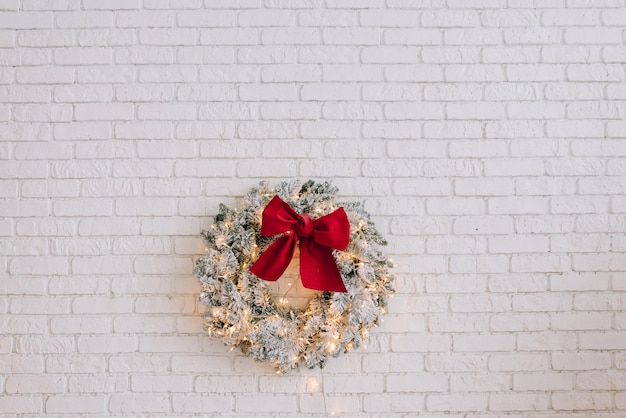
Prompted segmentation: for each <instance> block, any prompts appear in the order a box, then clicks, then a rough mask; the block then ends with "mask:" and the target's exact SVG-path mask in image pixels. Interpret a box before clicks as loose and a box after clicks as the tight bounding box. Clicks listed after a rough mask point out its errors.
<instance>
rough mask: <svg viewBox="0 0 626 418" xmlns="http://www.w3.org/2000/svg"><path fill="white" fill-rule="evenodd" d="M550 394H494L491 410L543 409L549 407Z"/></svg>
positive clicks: (491, 398) (491, 399)
mask: <svg viewBox="0 0 626 418" xmlns="http://www.w3.org/2000/svg"><path fill="white" fill-rule="evenodd" d="M549 404H550V399H549V397H548V395H541V394H492V395H491V396H490V397H489V410H492V411H520V410H530V411H537V410H539V411H542V410H545V409H547V408H548V405H549Z"/></svg>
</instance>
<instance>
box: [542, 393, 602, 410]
mask: <svg viewBox="0 0 626 418" xmlns="http://www.w3.org/2000/svg"><path fill="white" fill-rule="evenodd" d="M552 405H553V407H554V408H555V409H557V410H589V409H593V410H596V411H602V410H611V408H612V400H611V395H610V394H608V393H586V394H575V395H573V394H566V393H559V394H557V393H555V394H553V395H552Z"/></svg>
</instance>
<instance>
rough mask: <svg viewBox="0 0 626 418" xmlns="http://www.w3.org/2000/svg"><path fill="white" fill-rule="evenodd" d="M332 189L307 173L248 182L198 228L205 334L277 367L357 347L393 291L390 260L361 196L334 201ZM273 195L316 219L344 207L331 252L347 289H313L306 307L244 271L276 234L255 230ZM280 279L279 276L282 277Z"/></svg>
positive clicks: (312, 362)
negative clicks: (344, 233)
mask: <svg viewBox="0 0 626 418" xmlns="http://www.w3.org/2000/svg"><path fill="white" fill-rule="evenodd" d="M336 194H337V188H336V187H334V186H333V185H331V184H330V183H328V182H324V183H318V182H314V181H312V180H309V181H307V182H304V183H302V182H300V181H297V180H294V181H291V182H283V183H281V184H279V185H278V186H276V187H275V188H269V187H268V185H267V183H266V182H262V183H260V184H259V186H258V187H255V188H253V189H251V190H250V191H249V192H248V193H247V195H246V196H245V199H244V204H243V207H241V208H238V209H237V208H234V209H233V208H230V207H228V206H226V205H223V204H221V205H220V207H219V213H218V214H217V216H215V222H214V223H213V224H212V225H211V227H210V229H208V230H204V231H202V237H203V238H204V240H205V242H206V246H207V251H206V254H205V255H204V256H203V257H200V258H199V259H197V260H196V263H195V270H194V272H195V275H196V277H197V278H198V280H199V281H200V284H201V286H202V292H201V294H200V301H201V302H202V303H203V304H205V305H207V306H208V309H207V310H206V312H205V313H204V314H203V317H204V327H205V329H206V330H207V332H208V334H209V336H211V337H215V338H218V339H221V340H222V341H223V342H224V343H225V344H226V345H228V346H231V347H233V348H234V347H239V348H240V349H241V351H242V352H243V353H245V354H247V355H249V356H252V357H253V358H254V359H256V360H258V361H266V362H270V363H271V364H272V365H273V366H274V368H275V369H276V371H277V373H279V374H282V373H285V372H288V371H290V370H292V369H295V368H297V367H298V366H299V365H300V364H304V365H305V366H306V367H309V368H314V367H323V366H324V364H325V362H326V361H327V359H328V358H329V357H336V356H338V355H340V354H341V353H344V352H347V351H349V350H350V349H352V348H357V347H359V346H360V345H361V344H362V343H363V342H364V341H365V340H367V339H368V337H369V332H370V328H371V327H373V326H377V325H378V323H379V322H380V320H381V315H382V314H383V313H384V312H385V307H386V305H387V299H388V297H389V296H390V295H392V294H393V292H394V289H393V280H394V276H393V275H392V274H391V272H390V268H391V267H392V266H393V265H392V262H391V260H389V259H387V258H386V257H385V256H384V255H383V253H382V252H381V250H380V246H382V245H386V242H385V241H384V239H383V238H382V237H381V235H380V234H379V233H378V231H377V230H376V228H375V226H374V224H373V223H372V222H371V220H370V216H369V214H368V213H367V212H365V210H364V209H363V207H362V205H361V204H360V203H359V202H349V203H341V204H339V203H337V202H335V195H336ZM275 195H278V196H279V197H280V198H281V199H283V200H284V201H285V202H286V203H288V204H289V205H290V206H291V207H292V208H293V209H294V210H295V211H296V212H297V213H299V214H302V213H308V214H310V215H311V217H312V218H314V219H317V218H319V217H321V216H324V215H326V214H328V213H330V212H332V211H334V210H335V209H337V208H338V207H340V206H343V208H344V210H345V211H346V214H347V215H348V220H349V221H350V244H349V245H348V247H347V248H346V250H345V251H337V250H334V251H333V256H334V258H335V261H336V263H337V267H338V269H339V272H340V273H341V277H342V279H343V281H344V284H345V286H346V289H347V293H339V292H321V291H320V292H317V293H316V294H315V296H313V297H312V298H311V299H310V301H309V303H308V306H307V307H306V308H304V309H299V308H294V307H290V306H284V305H282V304H281V303H279V302H277V301H276V300H275V298H274V297H273V296H272V294H271V292H270V289H269V287H268V282H266V281H264V280H261V279H259V278H258V277H256V276H255V275H254V274H252V273H251V272H250V271H249V268H250V266H251V265H252V264H254V262H255V261H256V260H257V259H258V257H259V255H260V254H261V253H262V252H263V251H264V250H265V249H266V248H267V247H268V246H269V245H270V244H271V243H272V242H273V241H274V239H276V237H263V236H262V235H261V234H260V229H261V217H262V213H263V209H264V208H265V206H266V205H267V204H268V202H269V201H270V199H271V198H272V197H273V196H275ZM279 280H280V279H279Z"/></svg>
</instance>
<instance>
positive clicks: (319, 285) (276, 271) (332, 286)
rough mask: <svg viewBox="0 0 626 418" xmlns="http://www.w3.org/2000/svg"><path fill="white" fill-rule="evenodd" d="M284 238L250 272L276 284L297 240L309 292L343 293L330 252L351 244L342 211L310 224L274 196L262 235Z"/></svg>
mask: <svg viewBox="0 0 626 418" xmlns="http://www.w3.org/2000/svg"><path fill="white" fill-rule="evenodd" d="M281 233H284V234H285V235H284V236H283V237H281V238H279V239H277V240H276V241H274V242H273V243H272V245H270V246H269V247H268V248H267V250H265V251H264V252H263V254H261V256H260V257H259V259H258V260H257V261H256V262H255V263H254V265H253V266H252V267H251V268H250V271H251V272H252V273H254V274H255V275H257V276H259V277H260V278H262V279H264V280H269V281H275V280H278V278H279V277H280V276H281V275H282V274H283V273H284V272H285V270H286V269H287V266H289V262H290V261H291V259H292V258H293V253H294V251H295V249H296V242H297V241H298V239H300V276H301V277H302V284H303V285H304V287H306V288H308V289H314V290H323V291H328V292H346V287H345V286H344V284H343V280H342V279H341V274H339V270H338V269H337V264H336V263H335V258H334V257H333V253H332V248H335V249H337V250H341V251H343V250H345V249H346V247H347V246H348V243H349V242H350V222H349V221H348V216H347V215H346V212H345V211H344V210H343V208H339V209H337V210H336V211H334V212H332V213H329V214H328V215H325V216H322V217H321V218H319V219H315V220H312V219H311V216H309V214H308V213H303V214H302V215H298V214H297V213H296V212H295V211H294V210H293V209H292V208H291V207H290V206H289V205H288V204H287V203H285V202H284V201H283V200H282V199H281V198H280V197H278V196H274V197H273V198H272V200H271V201H270V203H268V204H267V206H266V207H265V209H264V210H263V223H262V224H261V235H263V236H264V237H270V236H272V235H277V234H281Z"/></svg>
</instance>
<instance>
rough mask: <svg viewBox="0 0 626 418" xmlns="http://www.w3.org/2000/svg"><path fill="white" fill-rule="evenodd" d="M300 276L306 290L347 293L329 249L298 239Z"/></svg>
mask: <svg viewBox="0 0 626 418" xmlns="http://www.w3.org/2000/svg"><path fill="white" fill-rule="evenodd" d="M300 276H301V277H302V285H303V286H304V287H306V288H307V289H313V290H323V291H325V292H347V290H346V287H345V285H344V284H343V280H342V278H341V274H340V273H339V270H338V269H337V263H336V262H335V257H333V252H332V250H331V249H330V248H328V247H324V246H322V245H319V244H317V243H316V242H315V241H313V240H312V239H308V238H300Z"/></svg>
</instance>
